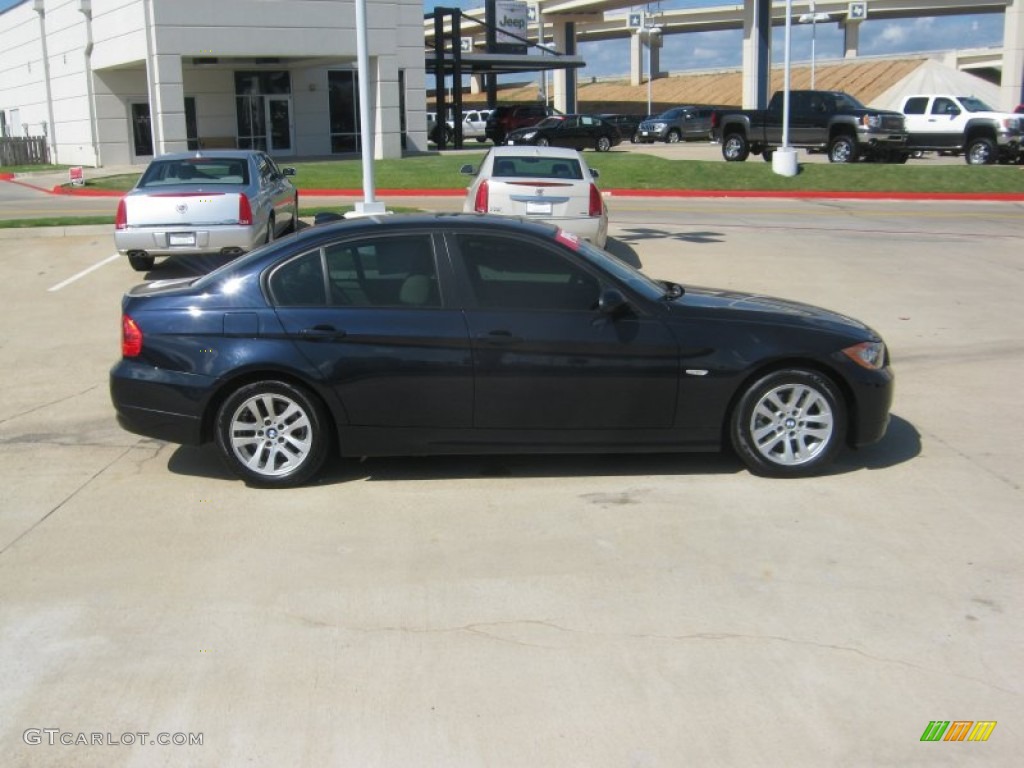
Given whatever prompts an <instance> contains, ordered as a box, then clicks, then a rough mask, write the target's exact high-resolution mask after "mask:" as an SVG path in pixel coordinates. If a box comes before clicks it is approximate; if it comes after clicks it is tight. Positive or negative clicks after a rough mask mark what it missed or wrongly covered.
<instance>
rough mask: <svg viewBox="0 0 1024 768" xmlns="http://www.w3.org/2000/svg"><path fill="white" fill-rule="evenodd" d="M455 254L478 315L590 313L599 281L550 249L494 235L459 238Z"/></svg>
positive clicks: (595, 301)
mask: <svg viewBox="0 0 1024 768" xmlns="http://www.w3.org/2000/svg"><path fill="white" fill-rule="evenodd" d="M457 240H458V248H459V253H461V255H462V263H463V265H464V266H465V269H466V273H467V276H468V278H469V284H470V286H471V288H472V291H473V295H474V298H475V299H476V303H477V306H479V307H480V308H482V309H519V310H547V311H552V310H562V311H576V312H581V311H589V310H592V309H593V308H594V307H595V306H597V300H598V297H599V296H600V292H601V288H600V283H599V282H598V280H597V278H595V277H594V276H593V275H591V274H590V273H589V272H587V271H586V270H584V269H582V268H581V267H579V266H577V265H576V264H573V263H571V262H570V261H569V260H568V259H566V258H565V257H564V256H563V255H561V254H559V253H558V252H557V251H555V250H554V249H551V248H547V247H544V246H543V245H541V244H539V243H534V242H532V241H527V240H520V239H513V238H510V237H503V236H498V235H487V234H476V233H473V234H461V235H458V236H457Z"/></svg>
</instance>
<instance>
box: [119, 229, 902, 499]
mask: <svg viewBox="0 0 1024 768" xmlns="http://www.w3.org/2000/svg"><path fill="white" fill-rule="evenodd" d="M121 346H122V358H121V360H120V362H118V363H117V364H116V365H115V366H114V367H113V369H112V370H111V374H110V390H111V397H112V399H113V402H114V406H115V408H116V409H117V414H118V419H119V421H120V423H121V425H122V426H123V427H124V428H125V429H128V430H130V431H132V432H136V433H138V434H141V435H146V436H149V437H154V438H158V439H162V440H168V441H171V442H177V443H187V444H200V443H204V442H208V441H215V442H216V444H217V446H218V448H219V450H220V453H221V454H222V456H223V458H224V460H225V461H226V463H227V465H228V466H229V467H230V468H231V469H232V471H233V472H235V473H236V474H237V475H238V476H240V477H241V478H243V479H244V480H246V481H247V482H249V483H252V484H254V485H263V486H290V485H296V484H300V483H303V482H305V481H307V480H309V479H310V478H312V477H313V476H314V475H315V474H316V473H317V471H318V470H319V469H320V468H321V466H322V465H323V463H324V461H325V459H326V458H327V457H328V455H329V454H330V453H331V452H332V451H333V450H335V449H337V450H338V451H339V452H340V453H341V454H342V455H344V456H386V455H422V454H440V453H449V454H451V453H465V454H480V453H514V452H566V453H568V452H588V451H599V452H632V451H705V450H718V449H721V448H723V447H730V446H731V447H732V448H733V449H734V450H735V452H736V454H737V455H738V456H739V457H740V459H741V460H742V461H743V462H744V463H745V464H746V465H747V466H748V467H749V468H750V469H751V470H752V471H754V472H756V473H758V474H763V475H770V476H780V477H791V476H803V475H809V474H814V473H817V472H819V471H821V470H822V468H823V467H825V466H826V465H827V464H828V462H829V461H831V459H832V458H833V457H834V456H835V454H836V453H837V452H838V451H839V450H840V449H841V448H842V447H843V446H844V445H848V446H854V447H855V446H860V445H865V444H868V443H872V442H875V441H877V440H879V439H880V438H881V437H882V436H883V435H884V433H885V429H886V425H887V423H888V419H889V406H890V403H891V400H892V393H893V374H892V371H891V369H890V366H889V357H888V352H887V350H886V347H885V344H884V343H883V342H882V340H881V338H879V336H878V335H877V334H876V333H875V332H874V331H872V330H871V329H870V328H868V327H867V326H865V325H864V324H862V323H860V322H858V321H856V320H853V319H851V318H848V317H844V316H842V315H838V314H835V313H833V312H829V311H826V310H823V309H819V308H816V307H812V306H808V305H804V304H797V303H793V302H787V301H782V300H779V299H773V298H768V297H764V296H752V295H747V294H739V293H733V292H725V291H715V290H708V289H697V288H686V289H683V288H682V287H681V286H678V285H675V284H672V283H663V282H658V281H655V280H652V279H650V278H649V277H647V276H645V275H644V274H642V273H641V272H638V271H637V270H635V269H632V268H631V267H629V266H627V265H625V264H624V263H622V262H620V261H619V260H617V259H615V258H614V257H612V256H610V255H609V254H607V253H605V252H604V251H602V250H600V249H598V248H595V247H594V246H592V245H590V244H589V243H586V242H585V241H581V240H579V239H578V238H576V237H574V236H572V235H570V234H568V233H566V232H563V231H561V230H559V229H556V228H554V227H552V226H549V225H545V224H539V223H530V222H525V221H520V220H518V219H507V218H496V217H488V216H483V215H474V214H467V215H450V214H443V215H442V214H439V215H416V216H386V217H380V218H377V217H369V218H362V219H356V220H352V221H347V222H343V223H338V224H330V225H324V226H316V227H312V228H309V229H307V230H305V231H303V232H301V233H299V234H297V235H293V236H291V237H288V238H286V239H282V240H279V241H276V242H273V243H271V244H269V245H267V246H264V247H262V248H259V249H257V250H255V251H252V252H251V253H249V254H247V255H246V256H243V257H242V258H239V259H237V260H235V261H233V262H231V263H229V264H227V265H226V266H224V267H222V268H220V269H218V270H216V271H214V272H211V273H210V274H208V275H206V276H204V277H200V278H198V279H182V280H164V281H157V282H152V283H146V284H143V285H140V286H138V287H136V288H134V289H133V290H131V291H130V292H129V293H128V294H127V295H126V296H125V297H124V300H123V316H122V344H121Z"/></svg>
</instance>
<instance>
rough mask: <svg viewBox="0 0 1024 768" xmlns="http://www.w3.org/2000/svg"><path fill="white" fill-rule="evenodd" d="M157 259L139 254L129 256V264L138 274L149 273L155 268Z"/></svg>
mask: <svg viewBox="0 0 1024 768" xmlns="http://www.w3.org/2000/svg"><path fill="white" fill-rule="evenodd" d="M155 261H156V258H155V257H153V256H150V255H148V254H147V255H145V256H140V255H138V254H137V253H129V254H128V263H129V264H130V265H131V268H132V269H134V270H135V271H136V272H149V270H151V269H152V268H153V264H154V263H155Z"/></svg>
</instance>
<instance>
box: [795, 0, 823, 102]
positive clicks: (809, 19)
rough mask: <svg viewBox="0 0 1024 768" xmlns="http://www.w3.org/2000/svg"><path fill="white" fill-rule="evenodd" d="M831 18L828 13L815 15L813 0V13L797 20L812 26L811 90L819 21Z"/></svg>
mask: <svg viewBox="0 0 1024 768" xmlns="http://www.w3.org/2000/svg"><path fill="white" fill-rule="evenodd" d="M829 18H830V16H829V15H828V14H827V13H815V12H814V0H811V12H810V13H804V14H802V15H801V16H800V18H798V19H797V21H799V22H800V23H801V24H810V25H811V89H812V90H813V89H814V46H815V38H816V37H817V35H816V34H815V33H816V31H817V27H818V22H819V21H828V20H829Z"/></svg>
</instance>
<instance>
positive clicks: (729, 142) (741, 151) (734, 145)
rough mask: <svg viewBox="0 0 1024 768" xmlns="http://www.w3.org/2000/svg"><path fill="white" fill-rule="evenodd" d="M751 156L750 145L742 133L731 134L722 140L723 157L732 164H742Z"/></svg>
mask: <svg viewBox="0 0 1024 768" xmlns="http://www.w3.org/2000/svg"><path fill="white" fill-rule="evenodd" d="M749 156H750V144H749V142H747V137H746V136H744V135H743V134H742V133H730V134H727V135H726V137H725V138H724V139H722V157H724V158H725V159H726V160H727V161H728V162H730V163H742V162H743V161H744V160H746V159H747V158H748V157H749Z"/></svg>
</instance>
